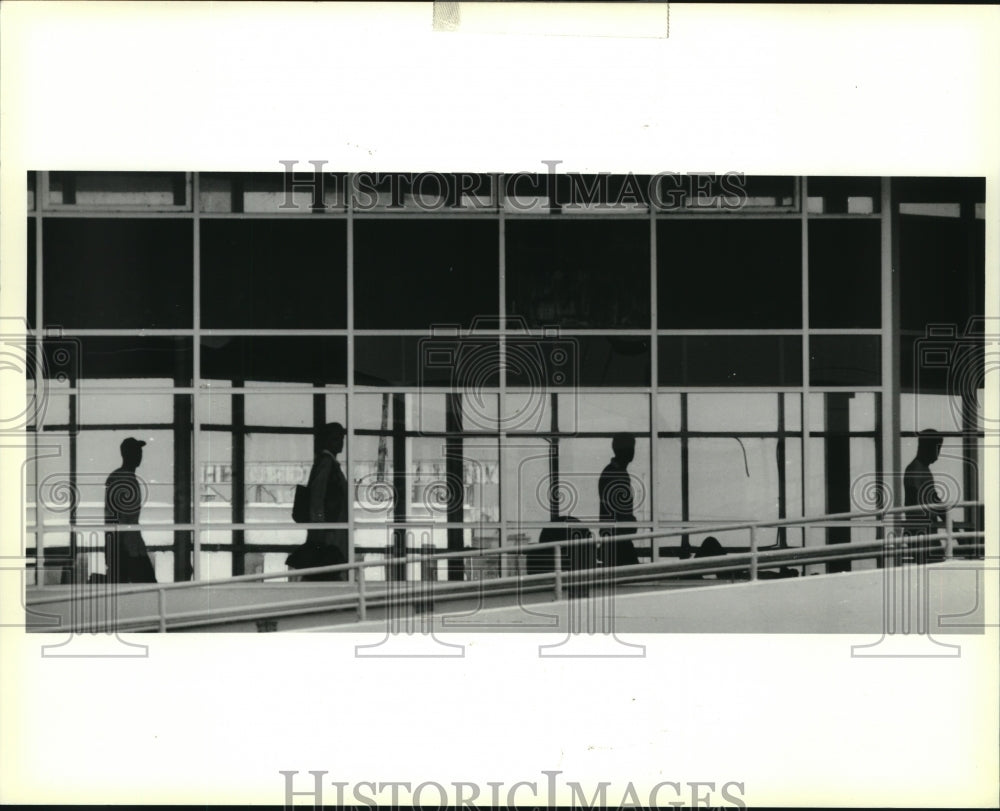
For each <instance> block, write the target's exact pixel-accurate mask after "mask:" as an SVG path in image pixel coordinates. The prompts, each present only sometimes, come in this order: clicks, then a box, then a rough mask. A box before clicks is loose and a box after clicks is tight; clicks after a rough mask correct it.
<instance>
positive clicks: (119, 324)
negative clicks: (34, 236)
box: [42, 218, 193, 329]
mask: <svg viewBox="0 0 1000 811" xmlns="http://www.w3.org/2000/svg"><path fill="white" fill-rule="evenodd" d="M192 231H193V225H192V223H191V221H190V220H176V219H133V220H127V219H115V220H109V219H55V218H50V219H47V220H46V222H45V228H44V229H43V237H42V241H43V262H44V273H43V276H44V280H43V289H44V302H45V303H44V307H45V323H46V324H59V325H61V326H64V327H80V328H101V327H104V328H122V329H124V328H144V327H145V328H168V327H186V328H190V327H191V326H192V317H191V313H192V310H191V307H192V303H191V302H192V289H191V288H192V281H191V279H192V263H193V255H192V253H193V248H192V239H193V237H192Z"/></svg>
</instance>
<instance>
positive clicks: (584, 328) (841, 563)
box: [26, 161, 997, 644]
mask: <svg viewBox="0 0 1000 811" xmlns="http://www.w3.org/2000/svg"><path fill="white" fill-rule="evenodd" d="M317 163H318V162H317ZM553 163H554V162H553ZM323 168H324V167H323V166H322V165H318V166H312V167H308V169H309V170H307V171H305V172H303V171H301V167H299V169H300V170H299V171H296V166H295V164H294V163H293V162H291V161H288V162H287V166H286V169H287V171H285V172H284V173H271V174H267V173H211V172H176V173H152V172H146V173H143V172H132V173H124V172H118V173H114V172H105V173H101V172H72V171H60V172H46V171H39V172H32V173H31V174H30V175H29V180H28V196H29V204H30V205H29V209H30V214H29V218H28V240H29V244H28V256H29V259H30V267H31V271H32V272H31V275H30V281H29V285H28V305H29V307H28V316H29V317H28V325H29V328H31V329H33V328H34V326H35V325H36V324H37V325H41V329H40V330H38V331H36V332H35V333H32V334H33V336H35V337H36V339H37V343H36V344H34V345H33V346H32V347H31V349H32V350H33V354H32V355H30V356H29V357H32V358H33V359H34V361H35V363H34V367H33V368H31V369H29V370H28V372H29V377H30V384H29V386H28V392H27V396H28V405H27V410H28V412H29V419H30V420H31V421H30V423H29V425H28V427H29V431H30V433H31V436H32V439H33V440H34V442H35V443H36V444H35V445H34V451H33V456H34V459H33V460H32V461H31V462H30V463H29V465H28V467H27V469H26V473H27V476H28V478H27V487H28V489H27V507H28V516H29V518H28V527H27V529H28V533H29V536H28V537H29V538H30V539H32V540H34V543H31V544H29V547H28V555H29V556H31V553H32V552H34V569H33V572H32V574H33V575H34V577H33V578H29V583H30V585H29V590H28V597H27V607H28V609H29V616H28V625H29V628H32V629H38V630H64V629H66V630H75V631H79V630H82V629H84V628H88V629H91V628H93V627H94V626H93V623H97V624H101V623H104V624H105V625H106V626H107V629H111V628H113V629H115V630H118V631H125V630H128V631H161V632H163V631H201V632H208V631H253V632H256V631H263V630H266V631H282V630H292V629H295V630H300V629H306V628H312V629H327V630H352V629H353V630H370V629H372V628H374V627H378V626H379V625H381V626H382V627H387V628H389V630H392V628H393V625H399V623H404V624H405V623H409V624H411V625H412V624H413V623H414V622H415V621H416V622H419V623H422V624H432V625H434V626H435V628H436V629H439V630H447V629H448V627H449V626H451V628H452V629H455V628H458V629H463V628H464V629H465V630H469V629H476V630H490V629H498V630H519V631H520V630H523V631H531V630H539V631H547V632H551V631H552V630H553V628H554V627H555V628H562V629H565V630H569V631H575V632H584V633H591V634H593V633H595V632H601V633H607V632H609V631H611V630H613V631H615V632H688V631H690V632H754V633H781V632H798V633H822V632H857V631H866V632H873V633H874V632H878V631H882V630H883V623H884V617H883V611H882V602H883V599H884V598H885V597H886V595H887V594H889V589H898V590H899V595H898V596H899V598H900V602H899V603H898V604H893V605H892V606H891V611H890V620H891V621H893V622H897V621H898V623H899V625H900V631H902V630H903V626H904V625H905V626H907V627H909V626H910V625H912V629H913V630H915V631H916V630H917V629H918V627H919V630H920V632H921V633H927V632H928V631H930V630H933V631H934V632H935V634H939V633H948V632H949V629H950V630H951V631H952V632H955V631H957V630H960V629H967V628H968V627H970V625H972V624H973V623H976V624H978V625H979V626H981V625H982V622H983V615H982V611H983V606H982V605H981V604H977V601H976V600H975V599H970V595H974V594H975V589H976V576H977V575H976V573H975V571H973V570H972V569H970V566H969V563H968V562H969V561H971V560H982V558H983V555H984V545H983V502H982V498H981V494H982V493H983V492H984V484H983V467H982V465H981V458H982V455H983V453H984V429H983V420H982V417H981V409H982V406H983V395H984V386H985V357H984V345H985V341H987V340H989V339H990V338H996V337H997V335H996V334H989V331H988V326H987V321H986V319H985V317H984V316H983V312H984V293H985V266H984V238H985V220H984V211H985V180H984V179H983V178H929V177H927V178H909V177H906V178H879V177H844V176H840V177H817V176H805V177H793V176H770V177H768V176H764V177H762V176H746V175H742V174H735V173H732V174H727V175H722V176H716V175H698V174H688V175H677V174H661V175H653V176H637V175H633V174H610V173H607V174H592V175H582V174H561V173H558V171H552V172H549V173H544V174H527V173H521V174H513V175H507V174H472V173H441V172H423V173H406V172H399V173H383V172H367V173H358V174H353V173H329V172H322V171H316V170H317V169H323ZM551 168H552V169H554V170H558V167H557V166H552V167H551ZM196 246H197V247H196ZM52 325H59V330H58V334H57V335H56V334H53V333H54V332H55V330H54V329H53V326H52ZM932 465H933V467H932ZM952 561H959V563H958V564H957V565H955V566H952ZM936 564H940V565H936ZM924 566H935V569H934V571H935V575H934V578H933V585H934V588H933V591H931V592H928V593H924V592H922V591H920V590H919V589H918V588H917V584H918V581H923V580H927V582H928V583H929V582H930V581H929V580H928V578H929V573H928V572H926V571H922V570H921V567H924ZM953 569H954V571H953ZM300 572H301V573H300ZM847 574H850V575H851V576H849V577H848V576H844V575H847ZM833 575H836V576H833ZM779 580H780V581H787V582H774V581H779ZM319 583H321V584H322V585H314V584H319ZM154 584H155V585H154ZM181 584H184V585H181ZM288 584H291V585H288ZM723 585H725V586H727V587H725V588H723ZM279 586H281V587H279ZM728 586H732V587H731V588H729V587H728ZM702 587H704V588H708V590H707V591H706V590H703V588H702ZM709 587H710V588H709ZM695 588H698V591H692V589H695ZM923 588H924V589H927V588H928V586H927V584H926V583H924V584H923ZM911 590H912V591H914V593H915V594H914V596H916V597H918V598H919V599H920V600H923V601H925V602H926V603H927V605H921V604H914V605H911V604H910V602H912V601H910V602H907V601H905V600H903V599H902V598H903V597H904V596H905V593H906V592H909V591H911ZM890 596H891V595H890ZM930 601H933V603H934V605H933V610H934V611H936V612H937V614H941V613H949V614H951V615H953V616H955V617H957V616H960V615H961V616H963V617H964V621H963V622H962V623H954V624H952V625H950V626H949V625H948V624H947V623H943V622H942V623H935V625H934V628H933V629H931V628H929V627H926V625H927V618H926V617H924V616H923V613H922V612H927V611H929V610H931V609H930ZM42 606H44V609H42ZM36 608H37V609H39V610H38V611H37V612H36V611H35V609H36ZM53 612H55V613H56V614H58V616H59V621H58V623H52V620H51V614H52V613H53ZM897 614H898V615H899V616H896V615H897ZM32 615H34V616H32ZM36 618H37V621H36ZM581 623H582V624H581ZM403 627H405V626H404V625H399V628H403ZM931 644H934V643H933V642H932V643H931Z"/></svg>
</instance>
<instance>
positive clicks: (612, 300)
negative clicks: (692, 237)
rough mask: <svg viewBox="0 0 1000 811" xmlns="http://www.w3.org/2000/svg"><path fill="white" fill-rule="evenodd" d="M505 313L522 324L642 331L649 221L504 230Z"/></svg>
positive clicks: (521, 225)
mask: <svg viewBox="0 0 1000 811" xmlns="http://www.w3.org/2000/svg"><path fill="white" fill-rule="evenodd" d="M506 270H507V312H508V313H509V314H511V315H517V316H521V317H523V318H524V319H525V320H526V321H527V322H528V324H529V325H530V326H536V327H544V326H560V327H564V328H572V327H586V328H605V327H618V328H637V327H638V328H641V327H648V326H649V287H650V278H649V223H648V222H646V221H645V220H636V221H631V220H630V221H624V222H623V221H615V222H593V221H587V222H578V221H577V222H554V221H548V220H545V221H518V222H508V224H507V253H506Z"/></svg>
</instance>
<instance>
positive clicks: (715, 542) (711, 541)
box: [694, 535, 726, 558]
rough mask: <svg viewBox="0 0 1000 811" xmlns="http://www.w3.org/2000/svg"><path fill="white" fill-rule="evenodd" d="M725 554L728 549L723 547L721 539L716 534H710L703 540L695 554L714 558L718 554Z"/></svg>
mask: <svg viewBox="0 0 1000 811" xmlns="http://www.w3.org/2000/svg"><path fill="white" fill-rule="evenodd" d="M724 554H726V550H725V549H723V548H722V544H721V543H719V539H718V538H716V537H715V536H714V535H709V536H708V537H707V538H706V539H705V540H703V541H702V542H701V547H699V549H698V551H697V552H695V553H694V556H695V557H696V558H714V557H715V556H717V555H724Z"/></svg>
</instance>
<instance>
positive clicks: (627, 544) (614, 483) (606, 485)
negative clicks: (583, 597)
mask: <svg viewBox="0 0 1000 811" xmlns="http://www.w3.org/2000/svg"><path fill="white" fill-rule="evenodd" d="M611 450H612V451H613V452H614V458H613V459H612V460H611V461H610V462H609V463H608V465H607V467H605V468H604V470H603V471H601V478H600V480H599V483H598V492H599V496H600V502H601V512H600V518H601V521H635V515H634V513H633V501H634V496H633V493H632V482H631V481H630V480H629V475H628V466H629V463H630V462H631V461H632V460H633V459H634V458H635V437H634V436H632V434H615V435H614V437H613V438H612V440H611ZM626 532H627V533H629V534H632V533H634V532H635V530H633V529H629V530H626ZM601 537H602V538H604V541H602V543H601V550H602V555H601V557H602V559H603V563H604V565H605V566H631V565H633V564H636V563H638V562H639V556H638V555H637V554H636V551H635V547H634V546H633V545H632V541H631V540H629V539H625V540H619V541H616V540H614V537H615V530H614V529H612V528H606V529H602V530H601Z"/></svg>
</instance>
